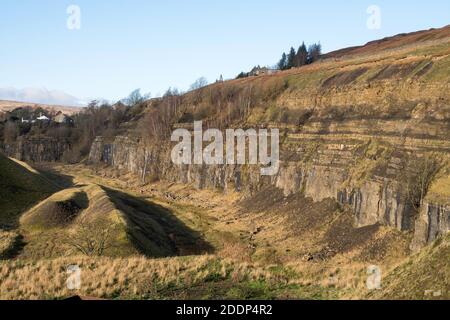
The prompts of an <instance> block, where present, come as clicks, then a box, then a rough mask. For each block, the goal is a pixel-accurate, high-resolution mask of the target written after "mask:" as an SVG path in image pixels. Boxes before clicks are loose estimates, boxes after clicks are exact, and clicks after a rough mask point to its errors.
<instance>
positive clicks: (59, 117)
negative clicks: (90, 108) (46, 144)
mask: <svg viewBox="0 0 450 320" xmlns="http://www.w3.org/2000/svg"><path fill="white" fill-rule="evenodd" d="M53 121H55V122H56V123H65V124H68V123H72V122H73V119H72V118H71V117H69V116H67V115H65V114H64V113H62V112H61V111H60V112H58V113H57V114H56V116H55V117H54V118H53Z"/></svg>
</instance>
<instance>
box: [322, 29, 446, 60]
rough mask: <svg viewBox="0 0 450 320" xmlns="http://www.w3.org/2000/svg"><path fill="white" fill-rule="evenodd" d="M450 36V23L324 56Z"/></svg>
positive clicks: (368, 51) (386, 48)
mask: <svg viewBox="0 0 450 320" xmlns="http://www.w3.org/2000/svg"><path fill="white" fill-rule="evenodd" d="M447 38H450V25H448V26H445V27H443V28H439V29H429V30H421V31H416V32H411V33H402V34H398V35H395V36H392V37H386V38H383V39H380V40H375V41H371V42H368V43H366V44H365V45H363V46H356V47H349V48H344V49H340V50H336V51H333V52H330V53H328V54H325V55H324V56H323V57H324V58H341V57H344V56H352V55H360V54H373V53H376V52H380V51H384V50H390V49H398V48H400V47H404V46H418V45H420V44H421V43H424V42H431V41H439V40H443V39H447Z"/></svg>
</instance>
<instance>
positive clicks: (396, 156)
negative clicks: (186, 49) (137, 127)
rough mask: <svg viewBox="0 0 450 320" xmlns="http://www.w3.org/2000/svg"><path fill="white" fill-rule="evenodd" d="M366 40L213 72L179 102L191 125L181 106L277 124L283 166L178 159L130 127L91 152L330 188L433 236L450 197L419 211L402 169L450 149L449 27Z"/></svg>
mask: <svg viewBox="0 0 450 320" xmlns="http://www.w3.org/2000/svg"><path fill="white" fill-rule="evenodd" d="M367 52H370V54H365V55H362V56H351V57H338V58H335V59H326V60H324V61H320V62H318V63H315V64H312V65H309V66H306V67H302V68H299V69H292V70H290V71H286V72H281V73H278V74H275V75H270V76H267V75H266V76H260V77H250V78H246V79H239V80H234V81H229V82H225V83H217V84H213V85H211V86H209V87H207V88H206V89H205V90H198V91H196V92H191V93H188V94H186V95H184V96H183V97H182V98H181V99H180V101H181V102H180V103H179V104H177V105H176V106H175V107H174V108H173V110H176V111H174V113H173V118H175V120H174V122H176V121H178V122H176V123H175V125H176V126H183V125H186V128H189V125H192V123H190V124H183V121H182V120H181V119H185V118H186V117H178V116H177V114H179V115H191V116H192V118H196V119H198V118H201V119H204V120H205V121H208V125H210V127H221V128H223V126H224V125H225V126H231V127H240V128H241V127H245V128H249V127H250V128H251V127H253V128H261V127H271V126H275V127H277V128H279V129H280V132H281V136H282V139H281V145H280V150H281V155H280V156H281V167H280V170H279V172H278V174H277V175H276V176H272V177H261V176H260V174H259V173H260V171H259V169H260V168H258V167H256V166H196V165H183V166H176V165H173V164H172V162H171V159H170V151H171V145H170V142H169V141H158V142H155V143H154V144H153V145H152V146H146V147H144V146H143V145H141V144H140V142H139V141H138V140H137V139H133V138H132V136H133V134H132V133H130V135H129V136H127V137H116V138H115V139H113V140H112V141H106V140H105V139H103V138H101V137H99V138H97V140H96V141H95V142H94V144H93V146H92V150H91V154H90V160H91V161H92V162H94V163H98V162H104V163H107V164H109V165H112V166H114V167H116V168H119V169H125V170H128V171H132V172H135V173H137V174H138V175H140V176H141V177H142V176H150V175H151V176H154V177H158V178H160V179H164V180H168V181H174V182H181V183H191V184H193V185H195V186H196V187H198V188H211V189H212V188H214V189H221V190H224V191H227V190H238V191H240V192H243V193H250V194H251V193H254V192H257V191H258V190H261V189H262V188H264V187H265V186H268V185H274V186H276V187H278V188H280V189H282V190H283V192H284V194H285V195H286V196H288V195H290V194H294V193H302V194H304V195H305V196H307V197H310V198H312V199H313V200H315V201H321V200H323V199H327V198H332V199H335V200H336V201H338V202H339V203H340V204H341V205H343V206H348V207H350V208H351V209H352V210H353V212H354V214H355V224H356V225H357V226H361V227H362V226H368V225H373V224H377V223H378V224H382V225H387V226H391V227H394V228H397V229H398V230H403V231H407V230H414V232H415V240H414V245H413V247H414V246H415V247H417V246H421V245H424V244H426V243H429V242H431V241H433V240H434V239H436V237H438V236H439V235H440V234H443V233H446V232H447V231H448V230H449V225H448V206H446V203H439V202H437V203H432V202H430V203H426V204H424V205H423V207H422V208H421V211H420V212H419V213H418V212H417V210H415V209H414V208H413V204H412V202H411V201H408V200H406V197H405V188H406V186H405V185H404V184H405V182H404V181H405V180H404V179H403V175H404V174H405V172H408V171H411V170H410V169H414V168H411V166H412V165H411V164H408V161H409V160H408V159H410V158H412V157H415V156H417V157H421V158H422V159H423V158H425V159H426V158H427V157H428V156H429V155H431V154H438V155H439V156H440V157H443V158H446V159H448V156H449V155H450V126H449V123H450V76H449V74H448V70H449V69H448V68H449V66H450V38H445V39H441V38H440V40H439V41H438V42H433V41H431V42H427V43H426V44H421V50H418V49H417V46H410V47H408V46H406V47H401V48H399V49H395V50H388V51H379V52H374V51H373V50H368V51H367ZM167 105H168V104H166V105H161V106H160V107H161V108H163V107H164V106H165V107H167ZM153 111H155V110H153ZM172 125H173V124H172ZM175 125H174V126H175ZM446 169H448V165H447V168H446ZM415 205H417V204H415Z"/></svg>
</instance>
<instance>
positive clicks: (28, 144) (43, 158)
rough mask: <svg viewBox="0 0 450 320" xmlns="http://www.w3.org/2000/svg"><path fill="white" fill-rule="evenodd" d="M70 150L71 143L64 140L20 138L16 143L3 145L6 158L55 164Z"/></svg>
mask: <svg viewBox="0 0 450 320" xmlns="http://www.w3.org/2000/svg"><path fill="white" fill-rule="evenodd" d="M69 148H70V145H69V143H68V142H67V141H65V140H63V139H56V138H50V137H42V138H26V137H19V139H18V140H17V141H16V142H15V143H11V144H6V145H3V146H2V148H1V149H2V151H3V153H4V154H5V155H6V156H8V157H12V158H15V159H18V160H21V161H28V162H55V161H60V160H61V159H62V156H63V154H64V152H65V151H66V150H68V149H69Z"/></svg>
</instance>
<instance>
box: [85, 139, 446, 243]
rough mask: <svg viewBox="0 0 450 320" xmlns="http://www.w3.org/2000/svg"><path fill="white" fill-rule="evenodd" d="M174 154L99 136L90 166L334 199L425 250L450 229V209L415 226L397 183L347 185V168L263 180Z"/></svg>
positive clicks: (310, 168) (289, 170)
mask: <svg viewBox="0 0 450 320" xmlns="http://www.w3.org/2000/svg"><path fill="white" fill-rule="evenodd" d="M170 150H171V149H170V145H167V146H162V145H159V146H153V147H147V148H145V147H143V146H142V145H140V143H139V142H138V141H136V140H134V141H133V139H131V138H128V137H116V139H115V140H114V141H108V142H106V141H105V140H104V139H103V138H102V137H98V138H97V139H96V140H95V142H94V144H93V146H92V149H91V153H90V161H91V162H93V163H100V162H102V163H106V164H109V165H111V166H114V167H115V168H117V169H122V170H127V171H130V172H134V173H136V174H137V175H139V176H143V175H144V174H145V175H146V176H150V175H151V176H153V177H158V178H159V179H164V180H167V181H172V182H179V183H188V184H193V185H194V186H195V187H196V188H199V189H221V190H224V191H225V192H226V191H227V190H236V191H241V192H245V193H248V194H252V193H254V192H257V191H258V190H261V189H262V188H264V187H265V186H268V185H275V186H276V187H278V188H280V189H282V190H283V192H284V194H285V195H286V196H288V195H290V194H293V193H297V192H301V193H304V194H305V195H306V196H307V197H311V198H312V199H313V200H314V201H322V200H324V199H327V198H333V199H335V200H336V201H338V202H339V203H340V204H342V205H344V206H349V207H350V208H352V210H353V211H354V213H355V224H356V225H357V226H358V227H363V226H369V225H373V224H377V223H378V224H382V225H386V226H392V227H394V228H397V229H398V230H402V231H407V230H414V229H415V233H416V240H415V242H414V243H415V244H414V247H420V246H423V245H425V244H427V243H429V242H431V241H433V240H434V239H436V237H438V236H439V235H441V234H444V233H445V232H447V231H448V230H449V217H448V216H449V212H450V211H449V208H448V207H442V206H434V205H428V204H427V205H426V206H424V207H423V208H422V211H421V213H420V216H419V218H418V219H417V222H415V220H416V217H415V210H414V209H413V208H412V207H411V206H410V205H409V204H408V202H407V201H406V200H405V199H404V197H403V196H402V194H401V190H399V189H398V184H397V182H396V181H395V179H391V178H388V177H379V176H372V177H370V178H368V179H367V180H366V181H364V182H363V183H361V184H360V185H358V186H353V187H350V186H346V185H345V182H346V181H348V179H349V175H350V173H349V171H348V169H346V168H340V167H336V166H334V167H333V166H324V165H323V164H322V165H320V164H316V165H312V164H309V165H308V164H300V163H298V162H289V161H283V163H282V166H281V168H280V170H279V172H278V174H277V175H276V176H273V177H261V176H260V175H259V168H258V167H251V166H199V165H181V166H178V165H174V164H173V163H172V162H171V159H170ZM146 162H147V164H146ZM393 162H394V163H395V160H393ZM145 167H147V171H146V172H145V173H144V168H145Z"/></svg>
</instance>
